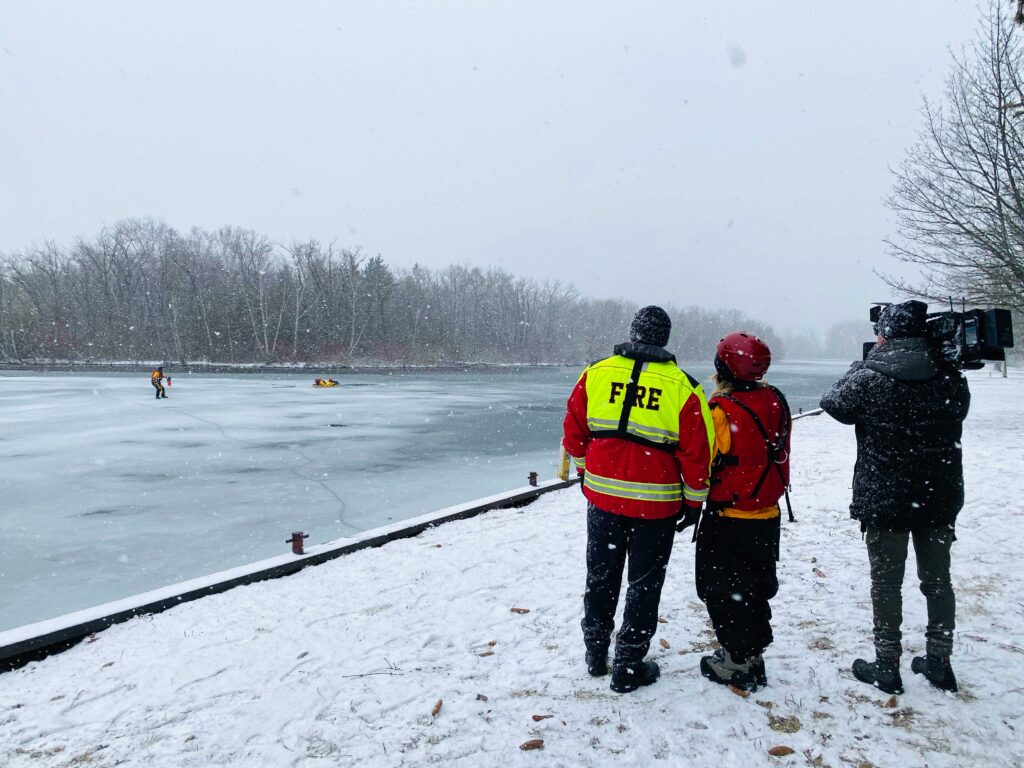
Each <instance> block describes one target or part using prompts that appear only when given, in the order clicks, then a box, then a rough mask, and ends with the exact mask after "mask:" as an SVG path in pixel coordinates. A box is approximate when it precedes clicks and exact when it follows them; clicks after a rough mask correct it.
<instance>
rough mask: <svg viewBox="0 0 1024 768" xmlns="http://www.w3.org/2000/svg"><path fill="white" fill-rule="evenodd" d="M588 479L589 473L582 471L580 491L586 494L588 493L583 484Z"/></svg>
mask: <svg viewBox="0 0 1024 768" xmlns="http://www.w3.org/2000/svg"><path fill="white" fill-rule="evenodd" d="M586 479H587V473H586V472H585V471H584V472H580V493H583V495H584V496H586V495H587V494H586V493H584V492H583V484H584V482H586Z"/></svg>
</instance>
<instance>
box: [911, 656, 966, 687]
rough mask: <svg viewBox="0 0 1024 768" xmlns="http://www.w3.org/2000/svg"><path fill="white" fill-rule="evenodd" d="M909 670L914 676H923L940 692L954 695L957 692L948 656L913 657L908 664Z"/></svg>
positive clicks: (954, 676)
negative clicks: (949, 692)
mask: <svg viewBox="0 0 1024 768" xmlns="http://www.w3.org/2000/svg"><path fill="white" fill-rule="evenodd" d="M910 669H911V670H912V671H913V673H914V674H915V675H924V676H925V677H926V678H927V679H928V682H929V683H931V684H932V685H934V686H935V687H936V688H938V689H939V690H940V691H952V692H953V693H956V692H957V690H959V689H958V688H957V685H956V675H954V674H953V667H952V665H951V664H950V663H949V656H945V657H940V656H915V657H914V658H913V659H912V660H911V662H910Z"/></svg>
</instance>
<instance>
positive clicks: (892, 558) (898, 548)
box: [865, 528, 956, 658]
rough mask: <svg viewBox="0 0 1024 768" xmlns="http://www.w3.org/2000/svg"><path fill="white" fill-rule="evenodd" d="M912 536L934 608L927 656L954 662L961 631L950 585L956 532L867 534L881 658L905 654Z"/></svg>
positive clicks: (930, 610) (926, 593)
mask: <svg viewBox="0 0 1024 768" xmlns="http://www.w3.org/2000/svg"><path fill="white" fill-rule="evenodd" d="M911 536H913V540H914V554H915V555H916V556H917V576H918V578H919V579H920V580H921V593H922V594H923V595H924V596H925V600H927V602H928V630H927V631H926V632H925V642H926V646H927V648H926V650H927V653H928V655H930V656H949V654H950V653H951V652H952V650H953V629H954V628H955V626H956V598H955V596H954V594H953V584H952V583H951V582H950V580H949V551H950V548H951V547H952V546H953V541H954V540H955V539H956V536H955V535H954V533H953V530H952V529H951V528H918V529H915V530H914V531H881V530H878V529H877V528H868V529H867V533H866V536H865V540H866V541H867V545H868V561H869V562H870V563H871V605H872V607H873V609H874V615H875V616H874V618H875V654H876V655H877V656H879V657H884V658H886V657H887V658H892V657H896V656H899V655H900V652H901V651H902V645H901V642H900V641H901V639H902V637H903V634H902V632H900V625H901V624H902V623H903V574H904V571H905V570H906V565H907V544H908V541H909V539H910V538H911Z"/></svg>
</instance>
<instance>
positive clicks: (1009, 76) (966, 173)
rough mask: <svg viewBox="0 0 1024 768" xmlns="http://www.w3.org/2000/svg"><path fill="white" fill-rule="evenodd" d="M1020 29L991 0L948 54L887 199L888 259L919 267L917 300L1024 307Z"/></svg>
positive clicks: (899, 285) (896, 282)
mask: <svg viewBox="0 0 1024 768" xmlns="http://www.w3.org/2000/svg"><path fill="white" fill-rule="evenodd" d="M1020 34H1021V33H1020V32H1019V31H1018V30H1017V29H1016V27H1015V24H1014V21H1013V19H1012V18H1010V17H1009V15H1008V11H1007V10H1006V8H1005V7H1004V5H1003V4H1002V3H1000V2H995V0H993V1H992V3H991V5H990V6H989V8H988V10H987V13H986V15H985V17H984V19H983V20H982V23H981V26H980V34H979V38H978V40H977V41H976V42H975V43H974V44H973V45H972V46H970V47H969V48H968V49H967V50H966V51H964V52H963V53H961V54H959V55H954V56H953V70H952V73H951V74H950V76H949V78H948V80H947V82H946V94H945V102H944V103H943V104H942V105H941V106H936V105H934V104H932V103H930V102H929V101H927V100H925V102H924V108H923V116H924V127H923V129H922V131H921V133H920V135H919V138H918V141H917V143H916V144H915V145H914V147H913V148H912V149H911V150H910V152H909V154H908V156H907V158H906V160H905V161H904V162H903V164H902V165H901V166H900V168H899V169H898V170H897V171H896V174H895V175H896V184H895V188H894V191H893V193H892V195H891V196H890V198H889V200H888V205H889V207H890V208H891V209H892V210H893V211H894V212H895V214H896V219H897V224H898V234H897V235H896V236H895V237H893V238H892V239H890V241H889V245H890V247H891V249H892V253H893V254H894V255H895V256H896V257H897V258H898V259H900V260H902V261H904V262H907V263H910V264H915V265H917V266H919V267H921V269H922V273H923V275H924V281H923V283H921V284H908V283H907V282H905V281H903V280H900V279H896V278H892V277H887V278H886V279H887V281H888V282H889V284H890V285H892V286H893V287H894V288H896V289H897V290H898V291H900V292H902V293H905V294H908V295H917V296H921V297H923V298H932V299H936V298H942V297H946V296H950V295H957V296H961V295H962V296H964V297H965V298H966V299H967V300H968V301H969V302H970V303H972V304H996V305H1000V306H1005V307H1010V308H1012V309H1014V310H1015V311H1017V312H1020V311H1022V310H1024V141H1022V139H1024V135H1022V130H1024V77H1022V66H1021V65H1022V62H1024V56H1022V48H1021V38H1020Z"/></svg>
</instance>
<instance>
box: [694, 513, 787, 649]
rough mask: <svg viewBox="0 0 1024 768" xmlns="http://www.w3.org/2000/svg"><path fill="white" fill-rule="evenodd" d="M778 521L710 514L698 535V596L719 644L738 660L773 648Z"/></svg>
mask: <svg viewBox="0 0 1024 768" xmlns="http://www.w3.org/2000/svg"><path fill="white" fill-rule="evenodd" d="M778 542H779V518H775V519H773V520H740V519H737V518H731V517H719V516H718V515H713V514H712V515H705V516H704V519H703V520H702V521H701V525H700V530H699V531H698V532H697V552H696V556H695V564H696V571H697V573H696V581H697V597H699V598H700V599H701V601H702V602H703V603H704V604H705V605H706V606H707V609H708V615H710V616H711V623H712V624H713V625H714V627H715V635H716V636H717V638H718V642H719V644H720V645H721V646H722V647H723V648H725V649H726V650H727V651H729V653H730V654H732V655H733V657H734V658H735V659H736V660H737V661H744V660H746V659H748V658H750V657H751V656H757V655H759V654H760V653H762V652H763V651H764V649H765V648H767V647H768V646H769V645H771V643H772V640H773V639H774V637H773V635H772V625H771V619H772V609H771V607H770V606H769V605H768V601H769V600H770V599H771V598H773V597H775V594H776V593H777V592H778V591H779V580H778V577H777V576H776V574H775V558H776V553H777V552H778Z"/></svg>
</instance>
